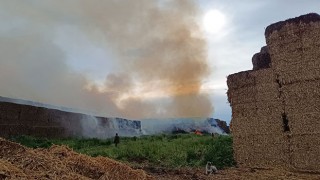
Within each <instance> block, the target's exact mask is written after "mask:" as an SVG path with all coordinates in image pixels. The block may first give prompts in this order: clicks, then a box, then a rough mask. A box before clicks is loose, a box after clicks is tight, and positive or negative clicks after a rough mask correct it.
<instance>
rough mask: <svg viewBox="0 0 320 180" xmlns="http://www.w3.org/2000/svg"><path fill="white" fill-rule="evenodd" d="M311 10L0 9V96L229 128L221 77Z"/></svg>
mask: <svg viewBox="0 0 320 180" xmlns="http://www.w3.org/2000/svg"><path fill="white" fill-rule="evenodd" d="M318 7H320V1H318V0H309V1H307V2H306V1H301V0H277V1H276V0H268V1H262V0H242V1H236V0H223V1H222V0H220V1H218V0H195V1H192V0H177V1H170V0H162V1H161V0H160V1H156V0H154V1H149V0H140V1H131V0H130V1H129V0H121V1H111V0H109V1H108V0H105V1H96V0H93V1H90V2H89V1H85V0H70V1H62V0H57V1H53V0H24V1H18V0H0V54H2V57H1V58H0V84H1V86H0V96H5V97H12V98H18V99H26V100H33V101H38V102H42V103H48V104H52V105H58V106H65V107H72V108H77V109H82V110H85V111H91V112H94V113H97V114H98V115H103V116H121V117H126V118H136V119H137V118H150V117H159V118H160V117H182V116H188V117H190V116H211V117H214V118H219V119H222V120H226V121H227V122H230V120H231V109H230V106H229V104H228V102H227V96H226V91H227V85H226V77H227V76H228V75H229V74H232V73H236V72H239V71H244V70H250V69H252V64H251V58H252V56H253V54H255V53H256V52H259V51H260V48H261V47H262V46H264V45H265V39H264V30H265V28H266V27H267V26H268V25H270V24H272V23H275V22H277V21H281V20H285V19H288V18H292V17H296V16H299V15H302V14H306V13H310V12H316V13H320V10H318Z"/></svg>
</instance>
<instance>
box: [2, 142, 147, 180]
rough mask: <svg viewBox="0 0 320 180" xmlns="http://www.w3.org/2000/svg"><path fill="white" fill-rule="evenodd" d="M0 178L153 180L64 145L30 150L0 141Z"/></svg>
mask: <svg viewBox="0 0 320 180" xmlns="http://www.w3.org/2000/svg"><path fill="white" fill-rule="evenodd" d="M0 177H3V178H7V179H115V180H122V179H135V180H138V179H139V180H140V179H141V180H143V179H145V180H147V179H153V178H152V177H150V176H148V175H147V174H146V173H145V172H144V171H142V170H133V169H131V168H130V167H128V166H127V165H125V164H122V163H119V162H116V161H114V160H111V159H109V158H105V157H96V158H93V157H89V156H86V155H82V154H78V153H75V152H73V151H72V150H71V149H69V148H67V147H65V146H53V147H51V148H50V149H35V150H33V149H30V148H26V147H24V146H21V145H19V144H16V143H13V142H10V141H7V140H5V139H1V138H0Z"/></svg>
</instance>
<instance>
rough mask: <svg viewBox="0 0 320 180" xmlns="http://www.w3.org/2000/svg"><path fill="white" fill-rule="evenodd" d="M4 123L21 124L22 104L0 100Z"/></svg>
mask: <svg viewBox="0 0 320 180" xmlns="http://www.w3.org/2000/svg"><path fill="white" fill-rule="evenodd" d="M0 106H1V107H2V108H1V109H2V113H1V114H2V123H3V124H20V121H19V118H20V111H21V108H20V106H18V105H16V104H14V103H7V102H0Z"/></svg>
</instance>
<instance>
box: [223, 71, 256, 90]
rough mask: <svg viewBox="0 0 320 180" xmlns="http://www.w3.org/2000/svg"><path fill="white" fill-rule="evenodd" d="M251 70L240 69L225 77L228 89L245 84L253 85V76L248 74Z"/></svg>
mask: <svg viewBox="0 0 320 180" xmlns="http://www.w3.org/2000/svg"><path fill="white" fill-rule="evenodd" d="M251 72H252V71H242V72H238V73H235V74H231V75H229V76H228V77H227V85H228V87H229V89H238V88H242V87H247V86H254V85H255V80H254V77H253V76H251V75H250V73H251Z"/></svg>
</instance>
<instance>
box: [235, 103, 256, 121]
mask: <svg viewBox="0 0 320 180" xmlns="http://www.w3.org/2000/svg"><path fill="white" fill-rule="evenodd" d="M256 113H257V106H256V103H254V102H252V103H247V104H236V105H232V117H240V118H242V117H244V118H248V117H254V116H255V114H256Z"/></svg>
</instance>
